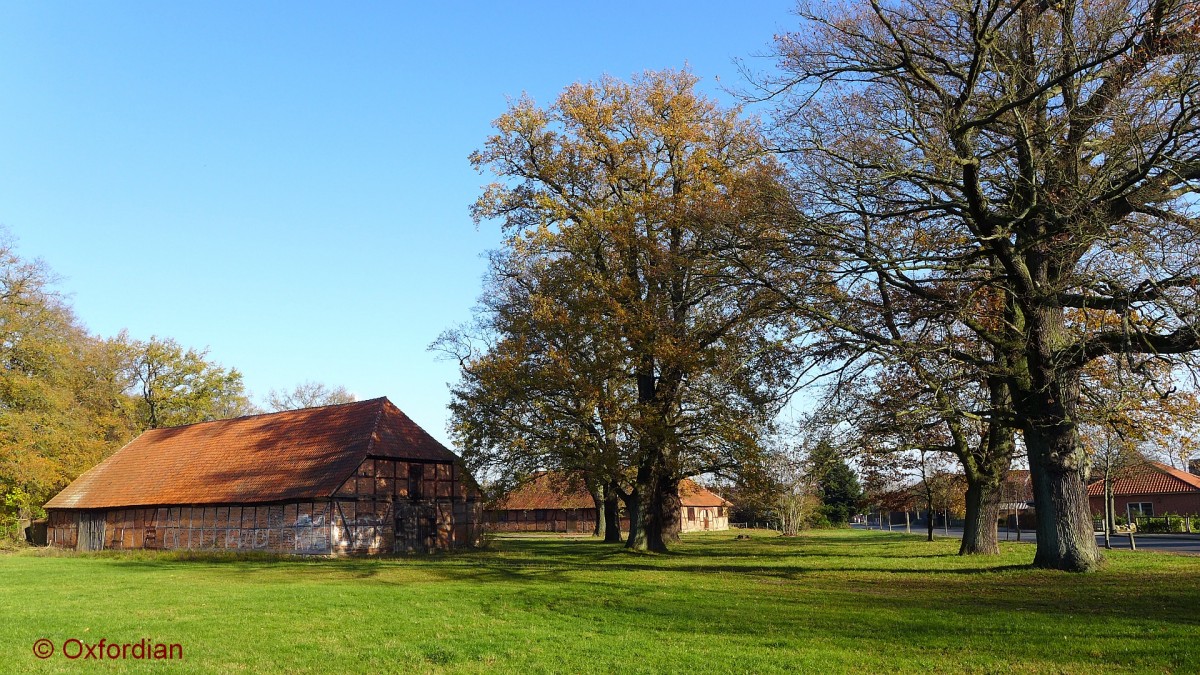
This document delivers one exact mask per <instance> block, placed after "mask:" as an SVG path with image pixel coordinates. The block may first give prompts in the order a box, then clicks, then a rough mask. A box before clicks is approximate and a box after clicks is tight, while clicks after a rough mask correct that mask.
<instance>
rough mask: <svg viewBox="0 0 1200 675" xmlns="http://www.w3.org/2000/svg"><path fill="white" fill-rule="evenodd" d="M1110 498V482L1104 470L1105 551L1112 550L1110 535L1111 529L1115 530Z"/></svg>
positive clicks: (1106, 471)
mask: <svg viewBox="0 0 1200 675" xmlns="http://www.w3.org/2000/svg"><path fill="white" fill-rule="evenodd" d="M1111 496H1112V482H1111V480H1110V476H1109V472H1108V470H1107V469H1106V470H1105V471H1104V548H1106V549H1112V533H1113V529H1115V528H1114V524H1113V513H1112V512H1113V510H1112V502H1111V501H1110V498H1111Z"/></svg>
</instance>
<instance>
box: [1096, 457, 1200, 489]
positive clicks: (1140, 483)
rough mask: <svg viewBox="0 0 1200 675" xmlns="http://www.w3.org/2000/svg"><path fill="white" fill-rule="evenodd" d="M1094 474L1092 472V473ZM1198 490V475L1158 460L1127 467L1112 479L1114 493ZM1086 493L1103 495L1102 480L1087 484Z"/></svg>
mask: <svg viewBox="0 0 1200 675" xmlns="http://www.w3.org/2000/svg"><path fill="white" fill-rule="evenodd" d="M1093 475H1094V474H1093ZM1185 492H1200V476H1194V475H1192V474H1190V473H1187V472H1184V471H1180V470H1178V469H1172V468H1171V467H1169V466H1167V465H1166V464H1160V463H1159V462H1146V463H1144V464H1138V465H1136V466H1132V467H1129V468H1128V469H1125V470H1124V471H1123V472H1122V475H1120V476H1118V477H1117V478H1116V479H1115V480H1113V494H1114V495H1159V494H1177V493H1185ZM1088 494H1089V495H1091V496H1094V497H1099V496H1103V494H1104V481H1103V480H1097V481H1094V482H1092V483H1091V484H1089V485H1088Z"/></svg>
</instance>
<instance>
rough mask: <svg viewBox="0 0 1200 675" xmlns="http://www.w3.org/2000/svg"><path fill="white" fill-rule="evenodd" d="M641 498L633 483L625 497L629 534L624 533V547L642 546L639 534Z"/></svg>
mask: <svg viewBox="0 0 1200 675" xmlns="http://www.w3.org/2000/svg"><path fill="white" fill-rule="evenodd" d="M641 512H642V500H641V496H640V495H638V488H637V486H636V485H634V487H633V489H632V490H630V492H629V496H628V497H625V513H628V514H629V534H627V535H626V539H625V548H630V549H634V550H638V546H644V543H643V542H642V541H641V540H642V535H641V529H642V528H641V522H642V515H641Z"/></svg>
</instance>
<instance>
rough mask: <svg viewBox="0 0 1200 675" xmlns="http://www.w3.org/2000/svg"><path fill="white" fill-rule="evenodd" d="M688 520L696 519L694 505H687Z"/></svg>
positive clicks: (693, 520)
mask: <svg viewBox="0 0 1200 675" xmlns="http://www.w3.org/2000/svg"><path fill="white" fill-rule="evenodd" d="M688 520H690V521H692V522H695V521H696V507H694V506H689V507H688Z"/></svg>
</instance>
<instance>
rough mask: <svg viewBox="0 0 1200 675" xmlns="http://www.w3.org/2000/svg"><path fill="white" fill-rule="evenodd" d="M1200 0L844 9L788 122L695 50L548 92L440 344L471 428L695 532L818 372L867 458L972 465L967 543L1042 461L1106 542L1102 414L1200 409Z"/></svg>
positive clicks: (525, 109) (508, 472)
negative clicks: (723, 481) (478, 268)
mask: <svg viewBox="0 0 1200 675" xmlns="http://www.w3.org/2000/svg"><path fill="white" fill-rule="evenodd" d="M1198 12H1200V6H1198V5H1197V4H1196V3H1193V2H1183V1H1182V0H1144V1H1131V2H1083V1H1081V0H1067V1H1066V2H1057V3H1044V2H1041V3H1038V2H1023V1H1021V0H1017V1H1016V2H1013V1H1011V0H991V1H984V2H976V3H942V2H932V1H929V0H904V1H901V2H888V3H875V2H871V3H867V2H850V3H834V4H827V5H821V4H817V5H812V6H806V7H802V8H801V10H800V11H799V15H800V21H801V25H800V26H798V28H797V30H795V31H792V32H784V33H781V34H780V35H779V36H778V37H777V38H776V40H775V49H774V54H775V57H776V59H775V64H776V70H775V71H773V72H772V73H767V74H755V73H748V80H747V83H746V89H747V90H748V91H747V93H746V98H747V102H748V103H756V104H759V105H760V109H762V110H764V111H765V112H766V113H767V114H768V115H769V118H768V120H767V121H766V122H760V121H759V120H758V119H756V118H753V117H749V116H747V115H745V114H744V112H743V110H742V109H739V108H725V107H722V106H720V105H718V104H717V103H716V102H714V101H712V100H710V99H708V98H705V97H704V96H702V95H700V94H698V93H697V91H696V88H695V85H696V78H695V77H693V76H692V75H691V74H689V73H686V72H683V73H679V72H650V73H646V74H644V75H641V76H639V77H635V78H634V79H633V80H632V81H631V82H621V81H617V80H614V79H611V78H605V79H603V80H601V81H599V82H596V83H590V84H576V85H573V86H571V87H569V88H567V89H566V90H565V91H564V92H563V93H562V94H561V95H560V96H559V97H558V98H557V99H556V100H555V101H553V102H552V103H550V104H549V105H546V106H544V107H543V106H539V105H537V104H536V103H534V102H533V101H531V100H529V99H527V98H522V99H520V100H517V101H516V102H514V103H513V104H512V106H511V107H510V109H509V110H508V112H506V113H505V114H504V115H503V116H501V117H500V118H499V119H498V120H497V121H496V122H495V129H496V133H495V134H494V135H493V136H491V137H489V138H488V139H487V140H486V141H485V143H484V145H483V147H482V149H480V150H479V151H478V152H476V153H475V154H474V155H472V162H473V163H474V165H475V166H476V167H477V168H479V169H480V170H486V171H491V172H493V173H494V174H495V175H496V182H495V183H493V184H491V185H489V186H487V187H486V188H485V189H484V192H483V194H482V195H481V197H480V198H479V200H478V201H477V202H476V204H475V207H474V214H475V216H476V218H477V219H478V220H481V221H482V220H493V219H494V220H497V221H499V223H500V225H501V227H502V229H503V231H504V233H505V235H506V241H505V245H504V247H503V248H502V249H501V250H499V251H497V252H496V253H495V254H494V255H493V257H492V260H491V271H490V274H489V276H488V279H487V282H486V289H485V292H484V296H483V298H482V300H481V304H480V306H479V308H478V311H477V313H476V321H475V322H474V323H473V324H471V325H468V326H464V327H461V328H460V329H457V330H454V331H450V332H448V333H447V334H446V335H445V336H443V338H442V340H440V341H439V343H438V345H437V347H438V348H440V349H443V350H445V351H446V352H448V353H450V354H452V355H453V356H454V357H455V358H457V359H458V361H459V363H460V364H461V378H460V380H459V382H458V383H457V384H456V385H455V387H454V389H453V395H454V401H453V403H452V411H453V414H454V428H453V430H452V431H453V433H454V435H455V437H456V439H457V440H458V442H459V444H460V446H461V447H462V448H463V449H464V451H465V453H466V456H467V457H468V458H469V460H470V461H471V462H472V463H473V464H475V465H476V466H477V467H480V468H484V469H487V470H491V471H494V472H497V473H498V474H500V475H502V476H509V477H515V476H519V475H520V474H522V473H524V472H528V471H532V470H535V469H539V468H558V469H570V470H580V471H584V472H586V474H587V475H589V476H591V477H592V478H591V482H592V485H591V487H592V488H593V490H595V491H596V492H597V493H603V498H604V499H605V500H607V501H608V502H610V503H616V502H617V501H618V500H620V501H622V502H624V503H625V505H626V506H627V508H628V511H629V513H631V514H633V527H632V528H631V530H632V531H631V532H630V535H629V537H628V540H627V545H628V546H630V547H632V548H635V549H651V550H664V549H665V548H666V547H667V545H668V544H669V542H670V541H671V539H672V538H673V536H674V533H673V532H672V531H671V529H672V523H673V522H674V518H673V513H674V510H675V509H677V508H678V487H677V486H678V483H679V480H680V479H682V478H683V477H686V476H695V475H702V474H711V475H717V476H729V477H731V478H736V479H737V480H740V481H742V482H747V481H750V480H752V479H753V477H754V476H755V474H757V473H760V472H763V471H769V470H770V467H771V464H772V461H773V460H772V456H773V455H774V454H775V452H776V451H775V450H773V449H772V441H771V440H770V439H771V438H772V436H773V432H774V431H776V429H775V424H776V423H775V416H776V414H777V413H778V412H779V410H780V409H781V408H782V407H783V406H784V404H785V403H786V401H788V400H789V399H790V398H791V397H792V395H793V394H794V393H795V392H796V391H797V390H799V389H803V390H804V391H805V392H806V394H807V395H808V396H809V397H811V398H813V399H816V400H818V401H820V405H819V406H817V414H818V416H819V417H822V418H823V422H824V423H825V424H826V426H827V428H829V429H831V430H833V431H834V432H835V433H836V435H840V436H847V437H852V438H853V442H845V443H842V442H839V444H838V445H839V446H840V447H845V448H855V449H857V450H861V451H863V453H864V459H863V460H862V461H863V463H864V464H867V463H871V462H874V463H876V464H878V463H880V462H881V461H882V460H878V459H872V458H879V457H888V456H892V455H896V454H903V453H911V452H922V451H924V452H927V453H941V454H946V455H949V456H952V457H954V458H956V459H957V461H958V462H959V464H960V466H961V471H962V473H963V475H964V479H965V481H966V484H967V487H966V505H965V506H966V512H967V517H966V521H967V525H966V535H965V536H964V540H963V549H962V552H963V553H985V554H986V553H995V552H996V551H997V550H998V542H997V537H996V528H995V522H996V515H997V513H996V510H997V508H998V504H999V494H1000V486H1001V484H1002V481H1003V478H1004V476H1005V474H1006V472H1007V471H1008V469H1009V467H1010V466H1011V464H1012V461H1013V458H1014V456H1015V455H1016V454H1017V453H1019V452H1020V453H1023V454H1025V455H1027V457H1028V462H1029V467H1030V471H1031V475H1032V483H1033V492H1034V499H1035V502H1036V506H1037V519H1038V520H1037V531H1038V537H1037V541H1038V544H1037V552H1036V557H1035V564H1037V565H1039V566H1043V567H1051V568H1058V569H1066V570H1080V571H1082V570H1090V569H1094V568H1095V567H1096V566H1097V565H1099V564H1100V562H1101V560H1102V558H1101V555H1100V553H1099V551H1098V550H1097V547H1096V545H1095V540H1094V538H1093V536H1092V530H1091V528H1092V521H1091V514H1090V513H1089V510H1088V502H1087V498H1086V482H1087V479H1088V477H1089V472H1090V470H1091V467H1092V461H1093V459H1092V458H1093V456H1094V453H1095V448H1094V447H1093V446H1092V443H1093V442H1094V439H1095V438H1097V436H1096V434H1097V433H1099V430H1110V431H1113V432H1114V433H1122V434H1135V435H1148V434H1149V433H1151V431H1152V427H1154V426H1155V425H1156V424H1158V422H1157V420H1159V419H1168V420H1169V419H1178V417H1176V418H1172V417H1170V416H1171V415H1174V414H1175V413H1177V412H1179V411H1181V410H1187V409H1188V408H1189V406H1191V405H1192V403H1191V399H1190V398H1187V397H1185V396H1182V395H1181V392H1182V391H1183V390H1186V389H1188V388H1189V386H1190V384H1191V382H1190V379H1191V372H1192V368H1193V367H1194V365H1195V361H1194V357H1195V354H1196V353H1197V349H1198V348H1200V296H1198V294H1197V288H1198V287H1200V269H1198V268H1197V265H1200V227H1198V226H1197V212H1196V203H1197V202H1196V193H1197V191H1198V189H1200V98H1198V97H1197V92H1198V91H1200V68H1198V67H1197V60H1198V59H1200V43H1198V38H1197V26H1198V25H1200V15H1198ZM1163 426H1168V427H1169V426H1171V425H1170V424H1169V423H1168V424H1166V425H1163Z"/></svg>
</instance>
